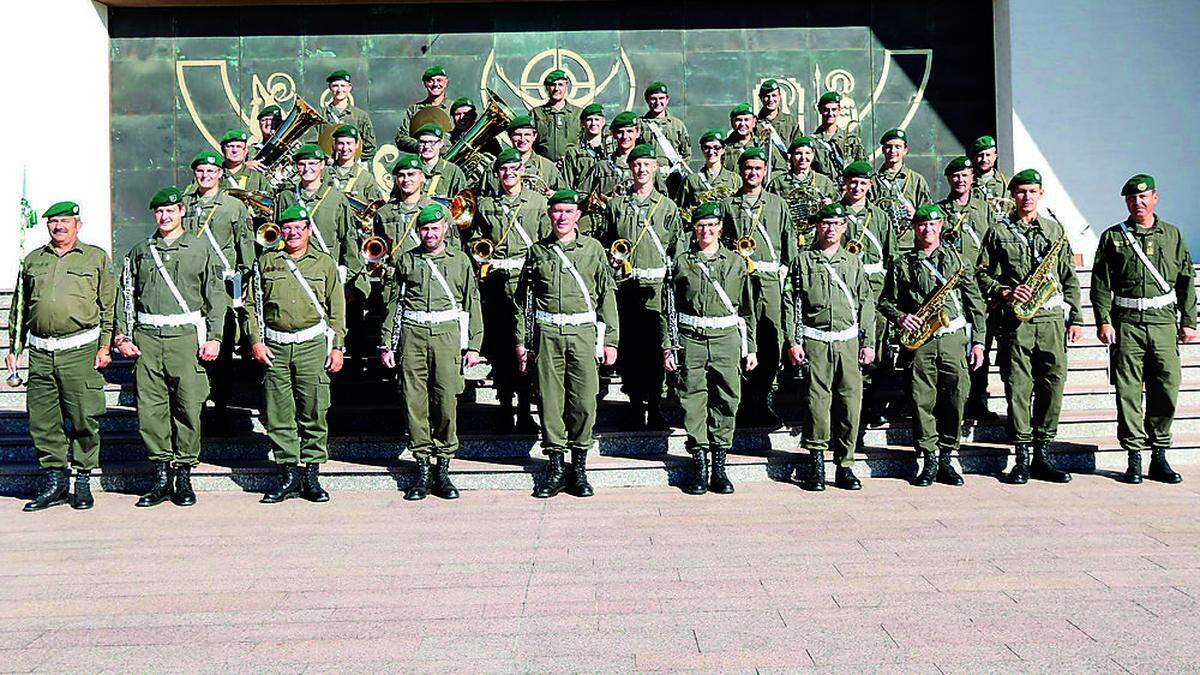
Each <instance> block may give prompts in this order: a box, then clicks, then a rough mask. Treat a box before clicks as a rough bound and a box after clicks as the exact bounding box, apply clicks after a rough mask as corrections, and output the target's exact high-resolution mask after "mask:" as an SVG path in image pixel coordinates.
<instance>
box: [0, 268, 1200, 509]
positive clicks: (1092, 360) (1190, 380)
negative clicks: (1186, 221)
mask: <svg viewBox="0 0 1200 675" xmlns="http://www.w3.org/2000/svg"><path fill="white" fill-rule="evenodd" d="M1081 283H1082V284H1083V300H1084V314H1085V317H1086V319H1087V320H1088V321H1089V322H1090V320H1091V307H1090V303H1089V302H1088V299H1087V295H1088V286H1089V284H1090V274H1089V273H1088V272H1086V271H1084V272H1082V273H1081ZM9 299H10V296H9V295H8V294H4V295H3V296H0V317H3V320H0V324H2V323H3V322H4V320H6V319H7V305H8V302H9ZM6 343H7V331H6V330H5V331H4V332H3V337H0V347H4V348H5V349H6V348H7V344H6ZM1180 350H1181V354H1182V356H1183V378H1182V384H1181V387H1180V392H1179V408H1178V413H1177V415H1176V424H1175V448H1176V451H1175V452H1173V453H1172V455H1171V459H1172V462H1173V463H1177V464H1190V463H1195V462H1197V461H1200V452H1198V451H1200V345H1181V346H1180ZM0 353H3V352H2V351H0ZM1069 364H1070V374H1069V377H1068V380H1067V386H1066V394H1065V397H1064V401H1063V413H1062V418H1061V422H1060V427H1059V435H1058V441H1057V443H1056V446H1055V452H1056V453H1057V457H1058V458H1059V461H1060V463H1061V464H1062V465H1063V466H1064V468H1068V469H1070V470H1072V471H1078V472H1106V471H1107V472H1120V471H1123V470H1124V466H1125V456H1124V453H1123V452H1121V450H1120V448H1119V446H1118V445H1117V442H1116V411H1115V399H1114V394H1113V390H1112V387H1111V386H1110V385H1109V384H1108V373H1107V352H1106V349H1105V347H1104V346H1103V345H1100V344H1099V342H1097V341H1096V337H1095V327H1094V326H1090V325H1089V326H1087V327H1086V328H1085V331H1084V339H1083V340H1082V341H1081V342H1080V343H1079V344H1076V345H1072V346H1070V348H1069ZM487 370H488V369H487V367H486V366H482V367H479V368H476V369H473V371H472V372H470V373H468V386H467V391H466V392H465V393H464V394H463V396H462V398H461V401H460V408H459V432H460V439H461V442H462V449H461V451H460V454H459V459H458V460H456V461H455V463H454V464H453V470H452V473H453V477H454V480H455V483H456V484H457V485H458V486H459V487H460V488H461V489H466V490H471V489H517V490H529V489H532V487H533V485H534V483H535V482H536V480H538V479H539V477H540V475H541V474H542V472H543V471H544V461H543V458H542V455H541V452H540V449H539V447H538V443H537V439H536V437H534V436H504V437H498V436H495V435H493V434H491V433H490V430H491V429H494V428H495V425H496V423H497V413H498V409H499V408H498V404H497V402H496V397H495V391H494V389H492V387H491V381H490V379H489V377H488V374H487ZM243 371H244V372H246V373H247V375H248V376H247V377H246V378H242V379H240V380H239V385H238V391H237V394H236V395H235V401H234V403H235V405H234V407H233V409H232V412H233V413H234V419H233V420H232V423H233V426H234V427H235V428H237V429H239V431H238V433H237V434H236V435H235V436H233V437H228V438H216V437H213V438H206V439H205V442H204V448H203V453H202V461H203V463H202V464H201V465H200V466H199V467H198V468H197V469H196V470H195V471H194V473H193V482H194V484H195V486H196V488H197V489H199V490H245V491H252V492H253V491H261V490H265V489H267V488H269V487H271V486H273V485H274V484H275V482H276V480H277V479H276V475H277V474H276V469H275V465H274V463H273V462H272V461H271V460H270V446H269V443H268V441H267V439H266V436H265V435H264V432H263V425H262V422H261V419H260V416H259V408H260V398H261V397H260V394H259V391H258V389H259V387H258V385H257V384H256V383H255V382H254V381H253V379H252V377H250V376H249V374H250V373H251V372H252V369H250V368H244V369H243ZM105 377H106V379H107V380H108V385H107V387H106V390H105V395H106V397H107V401H108V412H107V413H106V414H105V415H104V416H103V417H102V418H101V425H102V449H101V476H100V484H101V487H102V488H103V489H105V490H113V491H119V492H129V493H136V492H139V491H141V490H144V489H146V487H147V485H148V484H149V482H150V479H151V466H150V464H149V463H147V462H146V461H145V449H144V447H143V446H142V443H141V440H140V438H139V437H138V434H137V413H136V409H135V407H134V399H135V396H134V388H133V374H132V364H131V363H128V362H120V361H117V362H114V363H113V365H112V366H111V367H110V368H109V369H108V371H107V372H106V373H105ZM607 387H608V388H607V391H606V393H605V396H604V400H603V402H602V403H601V407H600V414H599V421H598V424H597V436H598V443H599V453H598V454H596V453H593V456H592V457H591V458H589V469H591V471H590V476H591V480H592V483H593V484H594V485H595V486H596V487H597V488H611V487H623V486H635V485H662V484H670V485H678V484H681V483H682V482H683V481H685V480H687V478H688V466H687V454H686V452H685V451H684V434H683V431H682V429H680V428H679V426H680V422H681V414H680V412H679V411H678V409H677V406H676V405H673V404H672V405H669V406H668V408H667V412H668V416H669V418H671V420H672V422H673V423H674V428H673V429H672V430H671V431H670V432H640V433H632V432H623V431H619V430H618V429H619V428H620V420H621V418H622V416H623V414H624V412H625V405H626V404H627V399H626V398H625V396H624V394H622V392H621V391H620V384H619V382H616V381H614V382H612V383H609V384H608V385H607ZM792 391H794V387H787V386H785V387H784V391H782V392H781V394H780V396H779V398H778V403H777V407H778V408H779V412H780V413H781V414H783V415H784V417H785V418H786V419H787V423H786V424H785V426H784V428H782V429H779V430H775V431H767V430H760V429H744V430H739V432H738V434H737V437H736V441H735V446H734V449H733V452H732V453H731V455H730V459H729V474H730V478H731V480H733V481H734V483H735V484H736V483H738V482H748V481H764V480H776V481H788V480H791V478H792V477H793V475H794V474H795V472H796V469H797V467H798V466H802V465H803V466H807V463H806V461H805V460H806V459H807V454H806V453H804V452H803V451H802V450H800V449H799V447H800V430H799V426H800V414H801V403H800V402H799V401H798V399H797V398H796V396H795V395H794V393H791V392H792ZM989 391H990V393H991V395H992V398H991V400H990V402H989V405H990V407H991V409H992V410H994V411H995V412H997V413H1000V414H1001V415H1003V414H1004V412H1005V405H1004V399H1003V392H1004V386H1003V382H1002V380H1001V378H1000V374H999V372H998V371H997V370H996V368H995V367H994V366H993V368H992V372H991V373H990V374H989ZM886 395H888V396H889V397H893V398H894V397H897V396H898V395H899V392H898V391H892V392H888V393H887V394H886ZM333 399H334V407H333V409H332V410H331V411H330V428H331V439H330V455H331V461H330V462H329V464H328V465H327V466H325V467H324V468H323V471H322V473H323V476H324V477H325V480H324V482H325V484H326V485H327V487H328V488H329V489H330V490H332V491H335V492H336V491H338V490H396V489H403V488H405V487H407V486H408V485H409V484H410V482H411V476H412V473H413V471H414V465H413V462H412V460H411V455H408V454H404V455H403V459H399V457H400V455H401V453H402V452H403V450H404V442H403V437H402V435H400V433H399V431H398V422H399V418H400V416H399V407H398V406H399V403H398V401H397V398H396V395H395V385H394V384H393V383H390V382H387V381H382V380H374V381H367V382H344V381H338V380H337V378H335V382H334V393H333ZM24 410H25V392H24V390H23V388H10V387H7V386H4V385H0V494H3V495H23V494H26V493H28V492H29V491H30V490H31V489H32V485H33V482H34V481H35V479H36V478H37V476H38V474H39V470H38V467H37V462H36V454H35V452H34V448H33V444H32V441H31V439H30V438H29V434H28V419H27V417H26V415H25V413H24ZM1006 437H1007V434H1006V431H1005V428H1004V423H1003V420H1001V421H1000V422H999V423H997V424H988V425H979V426H974V427H972V428H971V429H970V430H969V433H968V434H967V436H966V437H965V440H964V442H963V446H962V449H961V452H960V454H959V457H958V458H957V463H958V465H959V467H960V469H961V470H963V471H964V472H965V473H968V474H990V475H994V474H998V473H999V472H1001V471H1003V470H1004V469H1005V468H1006V466H1007V464H1008V463H1009V456H1010V453H1011V447H1010V446H1009V445H1008V443H1007V440H1006ZM910 443H911V426H910V422H909V420H907V419H904V420H896V421H893V422H890V423H888V424H885V425H884V426H882V427H880V428H872V429H868V430H867V431H866V432H865V435H864V444H865V448H864V449H863V451H862V452H860V454H859V458H860V462H859V467H858V473H859V474H860V475H862V476H869V477H894V478H907V477H909V476H911V475H912V474H913V473H914V472H915V471H916V469H917V461H916V458H915V456H914V453H913V452H912V449H911V445H910ZM803 471H804V473H806V472H807V470H806V469H805V470H803Z"/></svg>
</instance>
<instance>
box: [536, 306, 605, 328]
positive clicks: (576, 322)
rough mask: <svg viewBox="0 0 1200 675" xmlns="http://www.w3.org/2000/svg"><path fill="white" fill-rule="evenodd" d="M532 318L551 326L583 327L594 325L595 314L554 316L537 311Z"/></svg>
mask: <svg viewBox="0 0 1200 675" xmlns="http://www.w3.org/2000/svg"><path fill="white" fill-rule="evenodd" d="M533 318H534V319H536V320H537V321H538V322H539V323H548V324H550V325H552V326H583V325H585V324H589V323H596V313H595V312H579V313H578V314H556V313H554V312H543V311H542V310H540V309H539V310H537V311H535V312H534V313H533Z"/></svg>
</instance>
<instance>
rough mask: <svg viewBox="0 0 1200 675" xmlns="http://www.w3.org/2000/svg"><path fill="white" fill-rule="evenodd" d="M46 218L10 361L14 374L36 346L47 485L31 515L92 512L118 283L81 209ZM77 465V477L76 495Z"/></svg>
mask: <svg viewBox="0 0 1200 675" xmlns="http://www.w3.org/2000/svg"><path fill="white" fill-rule="evenodd" d="M42 217H43V218H45V219H46V229H47V230H49V232H50V242H49V243H47V244H46V245H45V246H42V247H41V248H39V249H37V250H35V251H33V252H31V253H30V254H29V255H27V256H25V261H24V263H23V265H22V266H21V272H20V274H19V275H18V277H17V285H16V288H17V291H16V297H14V298H13V304H12V308H11V309H10V310H9V313H8V340H9V342H8V344H9V352H8V355H7V356H6V357H5V359H4V363H5V366H7V368H8V371H9V372H10V373H14V372H16V371H17V363H18V361H19V359H20V356H21V352H22V351H23V350H24V349H25V346H26V345H28V346H29V382H28V384H27V390H26V397H25V406H26V411H27V412H28V414H29V435H30V436H31V437H33V447H34V448H35V449H36V450H37V456H38V464H40V465H41V467H42V469H44V470H45V472H46V482H45V486H44V487H43V489H42V491H41V492H39V493H38V494H37V496H35V497H34V498H33V500H32V501H30V502H29V503H27V504H26V505H25V510H26V511H40V510H42V509H45V508H49V507H51V506H57V505H59V504H65V503H66V502H67V501H68V500H70V502H71V506H72V507H73V508H76V509H90V508H92V504H93V501H92V489H91V483H90V480H91V472H92V471H93V470H95V469H96V468H98V467H99V465H100V423H99V420H97V419H96V418H97V417H98V416H100V415H101V414H103V413H104V409H105V403H104V376H103V375H101V374H100V370H101V369H103V368H105V367H107V366H108V364H109V363H110V362H112V355H111V354H110V353H109V342H110V341H111V340H112V321H113V300H114V296H115V290H116V284H115V282H114V280H113V276H112V273H111V272H109V265H108V254H107V253H105V252H104V249H102V248H99V247H97V246H92V245H91V244H84V243H81V242H80V241H79V228H80V227H81V226H82V225H83V220H82V219H81V218H80V214H79V205H78V204H76V203H74V202H58V203H57V204H54V205H53V206H51V207H50V208H49V209H46V212H45V213H43V214H42ZM66 422H70V433H68V432H67V426H66V424H65V423H66ZM68 454H69V455H70V457H68ZM70 466H74V467H75V470H76V474H75V493H74V494H73V495H72V494H71V493H70V482H71V470H70V468H68V467H70Z"/></svg>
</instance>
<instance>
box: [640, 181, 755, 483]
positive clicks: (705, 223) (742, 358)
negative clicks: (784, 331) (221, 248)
mask: <svg viewBox="0 0 1200 675" xmlns="http://www.w3.org/2000/svg"><path fill="white" fill-rule="evenodd" d="M692 225H693V237H692V242H691V245H690V246H689V247H688V249H687V250H685V251H681V252H679V253H678V254H677V255H676V256H675V260H674V263H673V264H672V265H671V274H670V275H669V276H668V277H667V279H666V282H665V286H664V290H663V293H664V304H665V305H666V310H665V311H663V312H662V313H661V315H660V316H661V321H660V325H661V326H662V352H661V355H662V366H663V369H664V370H666V371H668V372H677V373H679V401H680V403H681V404H682V405H683V426H684V430H685V431H686V432H687V450H688V452H689V453H690V454H691V455H692V466H693V467H694V470H695V472H696V476H695V480H694V481H693V482H692V483H691V484H690V485H688V486H687V487H685V488H684V491H685V492H687V493H688V494H693V495H699V494H704V493H705V492H706V491H708V490H709V489H710V488H711V489H712V491H713V492H716V493H718V494H729V493H731V492H733V485H732V484H731V483H730V482H729V478H728V476H727V475H726V474H725V457H726V454H727V453H728V452H729V450H730V448H732V447H733V431H734V423H735V419H736V417H737V409H738V402H739V400H740V398H741V395H742V377H741V371H742V369H743V368H744V369H745V370H746V372H750V371H753V370H754V368H755V367H756V366H757V365H758V358H757V357H756V355H755V354H754V352H752V351H751V348H752V347H753V345H754V324H755V321H754V285H753V284H752V283H751V281H750V273H749V271H748V270H747V269H746V262H745V261H744V260H742V257H741V256H740V255H738V254H737V253H734V252H733V251H731V250H729V249H728V248H725V247H724V246H722V245H721V206H720V204H718V203H717V202H705V203H703V204H701V205H699V206H697V207H696V210H695V211H693V212H692ZM708 453H712V475H711V478H710V477H709V476H707V475H706V474H707V473H708V471H707V463H708V462H707V460H708V457H707V455H708Z"/></svg>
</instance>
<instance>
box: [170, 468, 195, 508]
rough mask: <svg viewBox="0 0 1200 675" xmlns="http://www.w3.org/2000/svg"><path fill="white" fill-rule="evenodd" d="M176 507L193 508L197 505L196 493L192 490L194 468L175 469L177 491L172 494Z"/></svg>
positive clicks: (172, 500) (172, 501)
mask: <svg viewBox="0 0 1200 675" xmlns="http://www.w3.org/2000/svg"><path fill="white" fill-rule="evenodd" d="M171 503H172V504H174V505H175V506H192V505H193V504H195V503H196V491H195V490H193V489H192V467H190V466H187V465H184V466H177V467H175V490H174V492H173V493H172V494H171Z"/></svg>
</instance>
